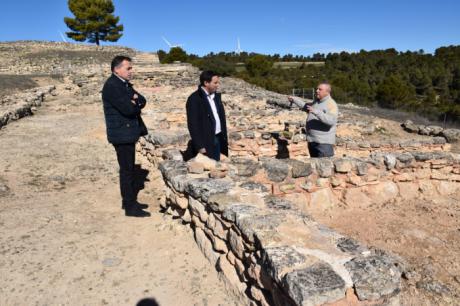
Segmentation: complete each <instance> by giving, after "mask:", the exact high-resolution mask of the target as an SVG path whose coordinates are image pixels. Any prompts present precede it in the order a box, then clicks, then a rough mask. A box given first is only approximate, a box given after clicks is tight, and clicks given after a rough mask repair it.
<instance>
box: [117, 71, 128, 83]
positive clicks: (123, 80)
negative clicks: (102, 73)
mask: <svg viewBox="0 0 460 306" xmlns="http://www.w3.org/2000/svg"><path fill="white" fill-rule="evenodd" d="M113 75H115V76H116V77H117V78H119V79H120V80H121V81H122V82H123V83H128V81H126V80H125V79H123V78H122V77H120V76H119V75H118V74H116V73H115V72H114V73H113Z"/></svg>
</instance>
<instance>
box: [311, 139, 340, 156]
mask: <svg viewBox="0 0 460 306" xmlns="http://www.w3.org/2000/svg"><path fill="white" fill-rule="evenodd" d="M308 152H309V153H310V157H332V156H334V147H333V146H332V145H331V144H326V143H317V142H309V143H308Z"/></svg>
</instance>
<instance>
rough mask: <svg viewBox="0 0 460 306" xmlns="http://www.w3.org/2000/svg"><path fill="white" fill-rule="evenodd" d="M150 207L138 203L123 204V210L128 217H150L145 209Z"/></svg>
mask: <svg viewBox="0 0 460 306" xmlns="http://www.w3.org/2000/svg"><path fill="white" fill-rule="evenodd" d="M147 207H149V206H148V205H147V204H141V203H139V202H137V201H135V202H132V203H124V202H123V203H122V205H121V208H122V209H124V210H125V216H127V217H141V218H142V217H150V213H149V212H148V211H144V210H143V209H145V208H147Z"/></svg>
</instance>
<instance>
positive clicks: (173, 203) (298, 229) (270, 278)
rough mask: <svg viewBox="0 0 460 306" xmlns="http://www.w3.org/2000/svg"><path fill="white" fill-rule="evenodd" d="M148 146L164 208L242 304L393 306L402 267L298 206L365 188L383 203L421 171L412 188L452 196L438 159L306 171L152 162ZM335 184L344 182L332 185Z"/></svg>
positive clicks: (285, 163) (295, 166)
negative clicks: (189, 229) (188, 228)
mask: <svg viewBox="0 0 460 306" xmlns="http://www.w3.org/2000/svg"><path fill="white" fill-rule="evenodd" d="M154 147H155V146H154V145H153V144H152V142H149V141H147V140H146V139H143V140H142V141H141V146H140V151H141V152H142V154H143V155H145V156H146V157H147V158H148V159H149V160H150V161H151V162H152V163H153V164H155V165H157V166H158V167H159V169H160V171H161V173H162V174H163V178H164V181H165V197H164V201H163V203H162V206H163V208H164V210H165V211H166V212H167V213H169V214H172V215H173V216H174V217H176V218H181V219H182V221H183V223H184V224H187V225H189V226H191V227H192V228H193V230H194V233H195V240H196V242H197V244H198V246H199V248H200V249H201V250H202V252H203V254H204V255H205V256H206V258H207V259H208V260H209V262H210V263H211V264H213V265H215V266H216V269H217V270H218V271H219V273H220V274H221V276H222V277H223V279H224V280H225V281H226V282H227V283H228V284H229V285H230V288H232V291H233V293H235V294H237V295H242V296H247V297H249V298H250V299H251V301H252V302H251V303H252V304H253V305H323V304H325V305H344V303H346V304H347V303H348V304H349V305H353V304H354V305H398V293H399V291H400V286H401V284H400V280H401V273H402V271H403V269H404V265H403V263H402V262H401V260H400V259H398V258H397V257H395V256H393V255H390V254H387V253H385V252H383V251H381V250H377V249H372V248H367V247H366V246H363V245H361V244H360V243H358V242H356V241H354V240H352V239H350V238H348V237H346V236H343V235H341V234H339V233H336V232H334V231H333V230H331V229H329V228H326V227H324V226H322V225H320V224H318V223H317V222H315V221H314V220H312V219H311V218H310V217H309V216H308V214H307V213H306V212H305V210H304V209H302V205H299V203H303V205H319V206H322V207H325V206H327V205H334V200H333V199H335V201H346V200H347V199H351V197H352V196H353V195H354V193H355V194H358V195H359V194H361V193H363V194H365V195H366V196H368V197H369V198H370V199H371V200H372V199H373V198H372V195H367V194H366V193H364V192H362V191H361V190H359V189H357V188H364V187H366V186H367V187H368V188H369V189H370V190H371V192H372V193H374V194H376V195H377V194H378V195H380V200H387V198H391V197H393V195H394V194H395V193H397V194H398V195H399V194H400V193H401V191H402V190H406V189H407V190H408V191H410V188H405V186H402V187H401V186H400V185H398V184H402V183H408V182H412V181H411V180H409V177H408V176H407V175H405V174H403V173H405V172H402V171H397V170H396V169H400V170H402V169H427V170H423V171H425V172H426V173H425V174H424V175H425V177H424V178H423V182H422V183H419V184H420V185H419V186H422V185H423V186H424V187H421V188H422V189H423V188H426V190H429V189H430V187H429V186H430V185H429V184H427V182H426V181H429V182H430V183H431V184H432V187H433V188H432V189H433V191H435V192H441V190H443V192H445V191H446V190H450V189H449V188H450V187H449V186H447V185H445V183H449V184H458V183H457V182H453V181H449V180H446V181H439V180H438V178H441V177H439V176H438V174H437V172H436V171H441V172H442V171H447V169H450V171H458V168H457V163H456V160H455V159H452V160H449V162H447V160H448V159H447V155H443V154H441V155H442V156H441V155H436V154H438V153H433V154H435V155H433V156H431V155H423V154H422V155H415V156H412V159H410V158H409V156H405V157H406V158H403V157H399V159H397V158H395V160H394V164H393V160H392V159H391V158H390V157H388V156H386V155H381V156H380V155H377V156H374V157H373V158H372V160H373V161H374V163H373V164H372V165H369V161H368V162H365V161H358V160H353V161H352V160H347V159H334V160H329V159H323V160H319V159H318V160H311V162H310V163H306V162H302V161H297V160H277V159H273V158H265V159H264V158H261V159H260V160H259V161H254V160H251V159H241V158H233V159H227V160H225V161H223V162H222V163H215V162H214V161H212V160H209V159H207V158H205V157H202V156H198V157H197V158H195V159H194V160H191V161H189V162H187V163H186V162H184V161H182V155H181V153H180V152H179V151H178V150H174V149H169V150H164V151H162V152H161V154H160V152H159V150H154V149H153V148H154ZM149 148H150V149H149ZM385 156H386V157H385ZM435 156H436V157H439V158H441V157H442V159H439V158H438V159H434V157H435ZM379 160H380V162H379ZM441 160H442V161H446V162H445V163H444V162H440V161H441ZM403 161H404V166H405V168H401V166H402V165H403V164H401V163H403ZM361 163H363V164H361ZM364 164H366V165H367V166H364ZM409 165H413V166H415V165H417V167H416V168H411V167H409ZM440 165H443V167H441V166H440ZM419 166H420V167H419ZM444 166H445V167H444ZM448 167H451V168H448ZM373 169H379V171H381V172H382V173H385V174H386V175H382V173H380V172H379V173H380V175H379V173H376V172H375V171H374V170H373ZM440 169H443V170H440ZM454 169H456V170H454ZM428 170H429V172H430V173H429V174H428ZM416 172H418V171H415V172H414V173H416ZM344 177H350V179H348V180H346V179H344ZM355 177H356V178H359V179H361V180H362V182H366V184H364V185H361V181H359V182H358V181H357V179H355ZM373 177H377V180H374V181H372V180H371V178H373ZM390 178H391V180H390ZM396 178H397V179H396ZM403 178H404V179H403ZM414 178H415V174H414ZM339 179H342V181H343V183H341V184H336V183H333V182H335V181H336V180H339ZM395 180H396V181H395ZM434 181H437V182H438V183H434ZM313 182H314V185H313ZM367 182H378V184H375V183H369V184H367ZM442 182H444V183H442ZM289 184H292V185H293V186H289ZM318 184H319V185H320V186H318ZM375 186H377V187H375ZM426 186H428V187H426ZM340 188H341V189H340ZM355 189H356V191H351V190H355ZM419 189H420V188H419ZM419 189H417V190H416V192H419ZM347 190H348V193H347V192H346V191H347ZM402 192H403V194H404V192H405V191H402ZM385 194H387V196H382V195H385ZM292 195H295V196H294V197H292ZM300 195H308V196H304V197H303V198H302V197H300ZM290 197H292V198H290ZM288 198H289V199H290V200H288ZM296 198H297V199H301V201H298V200H297V201H296ZM292 199H294V201H292Z"/></svg>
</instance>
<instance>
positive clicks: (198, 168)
mask: <svg viewBox="0 0 460 306" xmlns="http://www.w3.org/2000/svg"><path fill="white" fill-rule="evenodd" d="M187 171H188V172H189V173H196V174H200V173H203V172H204V166H203V164H202V163H199V162H196V161H189V162H188V163H187Z"/></svg>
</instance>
